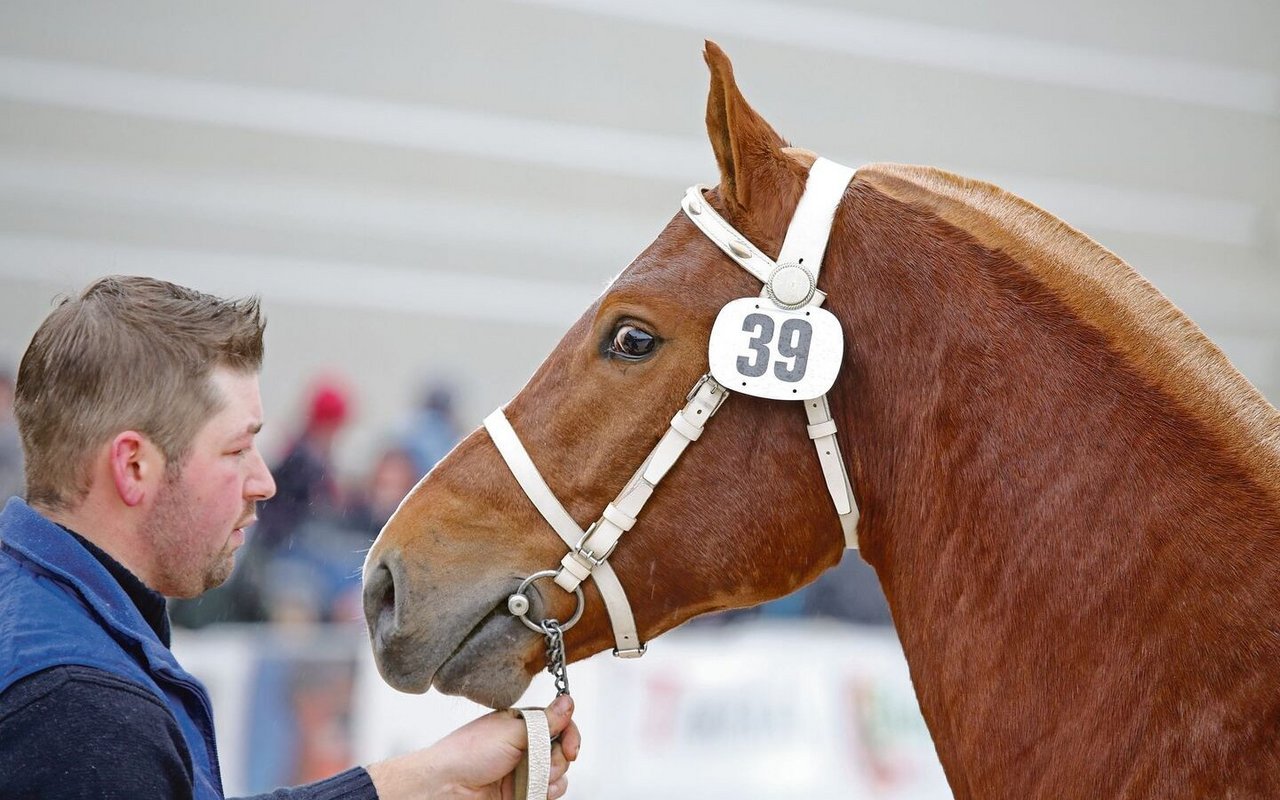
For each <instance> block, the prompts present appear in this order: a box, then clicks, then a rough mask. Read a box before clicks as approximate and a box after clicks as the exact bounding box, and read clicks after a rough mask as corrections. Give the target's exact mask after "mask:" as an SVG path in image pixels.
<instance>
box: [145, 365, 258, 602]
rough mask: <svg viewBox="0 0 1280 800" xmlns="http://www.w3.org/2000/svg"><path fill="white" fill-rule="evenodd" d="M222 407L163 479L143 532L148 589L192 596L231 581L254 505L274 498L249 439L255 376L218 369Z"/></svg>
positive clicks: (215, 379) (254, 429) (253, 428)
mask: <svg viewBox="0 0 1280 800" xmlns="http://www.w3.org/2000/svg"><path fill="white" fill-rule="evenodd" d="M211 381H212V383H213V387H214V391H215V392H217V393H218V394H220V396H221V398H222V403H223V405H222V408H221V410H219V411H218V412H217V413H216V414H215V415H214V416H213V417H212V418H210V419H209V421H208V422H206V423H205V425H204V427H203V428H201V429H200V431H199V432H198V433H197V434H196V436H195V439H194V440H192V442H191V448H190V450H189V451H188V453H187V457H186V460H185V461H184V462H183V464H182V468H181V471H180V472H179V473H177V474H173V471H172V470H170V471H168V473H166V476H165V479H164V482H163V485H162V486H161V488H160V491H159V493H158V495H157V497H156V501H155V505H154V506H153V507H152V509H151V511H150V513H149V514H148V516H147V520H146V522H145V523H144V526H143V535H144V536H146V537H147V539H148V541H149V543H150V545H151V548H152V552H153V553H154V554H155V570H154V572H153V582H154V583H156V584H157V585H154V586H152V587H151V588H153V589H155V590H156V591H158V592H160V593H161V594H165V595H168V596H170V597H195V596H197V595H199V594H202V593H203V592H206V591H208V590H209V589H212V588H213V587H215V586H218V585H219V584H221V583H222V582H223V581H225V580H226V579H227V578H228V577H229V576H230V575H231V569H232V567H233V566H234V563H235V562H234V555H235V551H236V549H237V548H239V547H240V545H242V544H244V536H245V533H244V529H245V528H246V527H247V526H249V525H250V524H251V523H252V522H253V521H254V519H255V516H254V504H255V503H257V502H258V501H260V500H266V499H268V498H269V497H271V496H272V495H274V494H275V493H276V484H275V481H274V480H273V479H272V477H271V472H270V471H269V470H268V469H267V465H266V462H264V461H263V459H262V454H261V453H259V452H258V450H257V447H256V446H255V442H254V439H255V436H256V434H257V433H258V431H259V430H260V429H261V428H262V399H261V397H260V396H259V394H258V377H257V375H253V374H246V373H241V372H233V371H231V370H227V369H223V368H218V369H216V370H215V371H214V373H213V375H212V378H211Z"/></svg>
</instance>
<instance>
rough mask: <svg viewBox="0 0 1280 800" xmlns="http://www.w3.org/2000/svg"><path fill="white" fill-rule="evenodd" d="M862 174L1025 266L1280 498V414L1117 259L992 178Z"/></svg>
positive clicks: (892, 167) (912, 169) (879, 169)
mask: <svg viewBox="0 0 1280 800" xmlns="http://www.w3.org/2000/svg"><path fill="white" fill-rule="evenodd" d="M857 180H858V181H860V182H862V183H865V184H867V185H869V186H870V187H872V188H873V189H875V190H876V191H878V192H880V193H882V194H884V195H886V196H888V197H890V198H892V199H894V200H896V201H898V202H902V203H904V204H907V205H910V206H913V207H915V208H919V209H922V210H924V211H926V212H928V213H930V214H932V215H934V216H936V217H937V218H939V219H941V220H943V221H944V222H946V223H948V224H950V225H952V226H955V227H956V228H959V229H960V230H963V231H965V232H967V233H968V234H969V235H971V236H973V237H974V238H975V239H976V240H977V241H978V242H979V243H981V244H982V245H983V246H984V247H987V248H990V249H992V250H998V251H1003V252H1005V253H1006V254H1008V255H1009V256H1010V257H1011V258H1013V259H1014V260H1016V261H1017V262H1018V263H1020V264H1021V265H1022V266H1023V268H1024V269H1026V270H1027V271H1028V272H1029V273H1030V274H1031V275H1032V276H1033V277H1034V278H1035V279H1037V280H1038V281H1039V282H1040V283H1041V284H1042V285H1044V286H1045V287H1047V288H1048V289H1049V290H1050V291H1051V292H1052V293H1053V294H1054V295H1055V296H1056V297H1057V298H1059V299H1060V300H1061V302H1062V303H1063V304H1064V305H1065V306H1067V307H1068V308H1069V309H1071V311H1072V312H1073V313H1074V314H1075V315H1076V316H1077V317H1078V318H1079V319H1080V320H1081V322H1083V323H1084V324H1086V325H1089V326H1091V327H1092V328H1094V329H1096V330H1097V331H1098V332H1100V333H1101V334H1102V335H1103V336H1105V337H1106V339H1107V341H1108V342H1109V343H1110V344H1111V346H1112V347H1113V348H1114V350H1115V351H1116V352H1117V353H1119V354H1120V355H1121V356H1122V357H1123V358H1124V359H1125V360H1126V362H1127V363H1129V364H1130V365H1132V367H1133V369H1134V370H1135V371H1136V372H1137V373H1138V374H1139V375H1140V376H1141V377H1142V378H1143V379H1144V380H1145V381H1146V382H1147V383H1148V385H1150V386H1152V387H1153V388H1154V389H1155V390H1156V391H1157V392H1159V393H1160V394H1161V395H1162V396H1163V397H1165V398H1167V399H1168V401H1169V402H1170V403H1171V404H1174V405H1175V406H1177V407H1178V408H1180V409H1181V410H1182V411H1183V412H1184V413H1185V414H1187V415H1189V416H1191V417H1193V418H1195V419H1196V420H1197V421H1199V422H1200V423H1201V424H1203V425H1204V426H1205V428H1206V429H1207V430H1209V431H1211V432H1213V434H1214V435H1215V437H1216V438H1217V439H1218V441H1219V442H1220V443H1221V444H1222V446H1223V447H1224V448H1226V449H1227V451H1228V452H1230V453H1232V454H1233V455H1234V456H1235V457H1236V459H1238V461H1239V462H1240V463H1241V466H1243V467H1244V468H1245V470H1246V472H1247V473H1248V474H1251V475H1253V476H1255V478H1256V479H1257V480H1258V482H1259V484H1260V488H1262V489H1263V490H1264V491H1265V492H1266V493H1267V494H1268V495H1270V496H1271V497H1272V498H1273V499H1275V500H1276V501H1277V502H1278V503H1280V413H1277V411H1276V409H1275V408H1274V407H1273V406H1272V405H1271V404H1270V403H1269V402H1267V400H1266V398H1264V397H1263V396H1262V394H1261V393H1260V392H1259V391H1258V390H1257V389H1256V388H1255V387H1254V386H1253V384H1251V383H1250V382H1249V381H1248V379H1246V378H1245V377H1244V376H1243V375H1241V374H1240V373H1239V371H1237V370H1236V368H1235V367H1234V366H1233V365H1232V364H1231V362H1230V361H1229V360H1228V359H1227V357H1226V356H1225V355H1223V353H1222V351H1221V350H1219V349H1218V347H1217V346H1216V345H1214V344H1213V342H1211V341H1210V340H1209V339H1208V337H1206V336H1205V335H1204V332H1203V331H1201V330H1200V328H1199V326H1197V325H1196V324H1195V323H1194V322H1193V321H1191V319H1190V318H1189V317H1187V315H1186V314H1184V313H1183V312H1182V311H1181V310H1180V309H1178V308H1177V306H1175V305H1174V304H1173V303H1172V302H1170V300H1169V299H1168V298H1166V297H1165V296H1164V295H1163V294H1161V293H1160V292H1159V290H1157V289H1156V288H1155V287H1154V286H1152V285H1151V284H1150V283H1149V282H1148V281H1147V280H1146V279H1144V278H1143V277H1142V276H1141V275H1139V274H1138V273H1137V272H1136V271H1134V270H1133V269H1132V268H1131V267H1130V266H1129V265H1128V264H1126V263H1125V262H1124V261H1123V260H1121V259H1120V258H1119V257H1118V256H1116V255H1115V254H1114V253H1112V252H1111V251H1109V250H1107V249H1106V248H1104V247H1102V246H1101V245H1099V244H1098V243H1097V242H1095V241H1094V240H1092V239H1091V238H1089V237H1088V236H1086V235H1085V234H1083V233H1081V232H1080V231H1078V230H1076V229H1075V228H1072V227H1071V226H1070V225H1068V224H1066V223H1065V222H1063V221H1062V220H1060V219H1058V218H1057V217H1055V216H1053V215H1052V214H1049V213H1048V212H1046V211H1044V210H1043V209H1041V208H1039V207H1037V206H1035V205H1033V204H1031V203H1029V202H1027V201H1026V200H1023V199H1022V198H1020V197H1018V196H1016V195H1014V194H1012V193H1010V192H1007V191H1005V190H1003V189H1001V188H999V187H997V186H994V185H992V184H989V183H986V182H984V181H979V180H973V179H971V178H965V177H962V176H959V175H955V174H952V173H950V172H946V171H944V170H940V169H936V168H933V167H921V166H906V165H901V164H871V165H867V166H864V167H862V168H860V169H859V170H858V173H857Z"/></svg>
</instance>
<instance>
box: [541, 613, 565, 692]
mask: <svg viewBox="0 0 1280 800" xmlns="http://www.w3.org/2000/svg"><path fill="white" fill-rule="evenodd" d="M539 624H540V625H541V626H542V634H543V635H544V636H546V637H547V672H549V673H551V677H552V678H554V679H555V682H556V696H557V697H559V696H560V695H562V694H568V693H569V674H568V673H567V672H565V664H564V631H563V630H561V629H560V621H559V620H554V619H544V620H543V621H542V622H541V623H539Z"/></svg>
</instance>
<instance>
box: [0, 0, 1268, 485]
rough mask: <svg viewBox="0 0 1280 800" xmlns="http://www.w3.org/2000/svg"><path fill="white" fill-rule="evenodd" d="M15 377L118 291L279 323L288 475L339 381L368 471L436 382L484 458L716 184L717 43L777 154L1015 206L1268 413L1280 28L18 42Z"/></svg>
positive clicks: (69, 15)
mask: <svg viewBox="0 0 1280 800" xmlns="http://www.w3.org/2000/svg"><path fill="white" fill-rule="evenodd" d="M0 21H2V23H3V24H0V359H8V360H10V361H12V360H14V359H16V358H17V356H18V354H19V353H20V352H21V350H22V349H23V348H24V347H25V344H26V341H27V339H28V337H29V336H30V334H31V332H32V330H33V329H34V327H35V326H36V324H38V322H39V320H40V319H41V318H42V316H43V315H44V313H45V312H46V311H47V309H48V307H49V299H50V298H51V296H53V295H54V294H55V293H57V292H61V291H70V290H73V289H74V288H76V287H78V286H80V285H82V284H84V283H85V282H87V281H88V280H89V279H91V278H92V277H93V276H96V275H98V274H102V273H106V272H113V271H119V272H128V271H138V272H147V273H152V274H158V275H162V276H167V277H172V278H175V279H178V280H182V281H185V282H188V283H190V284H193V285H196V286H198V287H201V288H206V289H210V290H214V291H219V292H229V293H248V292H258V293H261V294H263V295H264V297H265V299H266V302H267V308H268V313H269V315H270V319H271V324H270V332H269V342H268V347H269V351H268V364H267V369H266V372H265V373H264V381H263V383H264V393H265V396H266V402H267V406H268V409H267V410H268V415H269V417H270V418H271V419H273V420H274V421H275V423H274V425H271V424H269V427H268V446H269V447H270V445H271V443H272V442H278V441H279V440H280V438H281V437H282V436H283V434H284V430H285V428H286V427H287V424H286V419H287V418H288V417H287V415H288V413H289V412H290V410H291V409H292V408H293V407H294V403H295V402H296V396H297V393H298V392H299V391H300V387H301V382H302V381H304V380H305V379H306V377H307V376H309V375H310V374H311V373H312V372H313V371H315V370H318V369H330V370H336V371H341V372H345V373H347V374H348V375H349V376H350V377H351V378H352V379H353V380H354V382H355V383H356V384H357V386H358V388H359V392H360V408H361V410H362V414H361V416H360V418H359V421H358V423H359V424H358V425H357V427H356V428H355V429H354V430H353V431H352V433H351V435H350V436H349V438H348V441H347V445H348V447H346V448H345V449H344V450H343V453H344V458H345V459H346V461H345V465H346V466H347V467H348V468H352V467H356V466H359V465H361V464H362V463H363V462H364V461H365V460H367V458H368V457H369V455H370V453H371V452H372V450H373V449H374V448H375V447H376V446H377V444H378V443H379V440H380V436H381V435H382V434H383V432H384V431H385V430H386V428H387V426H389V425H391V424H393V423H394V422H395V420H396V419H398V418H399V417H400V416H402V415H403V413H404V412H405V409H406V407H407V404H408V402H409V399H410V397H411V395H412V393H413V391H414V390H416V388H417V387H418V385H419V382H420V380H421V378H422V377H423V376H424V375H438V374H445V373H447V374H450V375H455V376H457V378H458V379H459V381H460V383H461V386H462V388H463V392H464V396H463V398H462V400H463V406H462V410H463V418H464V421H465V423H466V424H467V425H468V426H470V425H474V424H476V423H477V422H478V421H479V419H480V418H481V416H483V414H484V413H485V412H487V411H488V410H489V409H491V408H492V407H494V406H495V405H497V404H499V403H501V402H503V401H505V400H506V399H507V398H508V397H509V396H510V395H511V394H512V393H513V392H514V391H515V390H516V389H517V388H518V387H519V386H520V385H521V384H522V382H523V381H524V379H525V378H526V377H527V376H528V375H529V374H530V373H531V371H532V369H533V367H534V366H535V364H536V363H537V362H538V361H540V360H541V357H542V356H543V355H544V354H545V353H546V352H548V351H549V350H550V348H551V347H552V346H553V345H554V343H555V341H556V340H557V339H558V337H559V334H560V332H561V331H563V330H564V328H565V327H566V326H567V325H568V323H569V322H570V321H571V320H572V319H573V318H574V317H575V316H576V313H577V309H580V308H582V307H584V306H585V305H586V304H587V303H588V302H589V301H590V299H591V298H592V297H594V296H595V294H596V293H597V292H598V291H599V290H600V289H601V288H602V286H603V285H604V284H605V282H606V281H607V280H608V279H609V278H610V277H611V276H612V275H614V274H616V273H617V272H618V271H619V270H620V269H621V268H622V267H624V266H625V265H626V264H627V262H628V261H629V260H630V259H631V257H633V256H634V255H635V254H636V253H637V252H639V250H640V249H641V248H642V247H643V246H644V244H645V243H647V242H648V241H649V240H650V239H651V238H652V237H653V236H654V235H656V233H657V232H658V231H659V230H660V229H661V227H662V226H663V225H664V224H665V222H666V221H667V220H668V219H669V218H670V217H671V215H672V214H673V213H675V211H676V210H677V202H678V199H679V196H680V193H681V191H682V190H683V189H684V187H685V186H687V185H688V184H690V183H693V182H695V181H700V180H701V181H711V180H714V177H715V169H714V162H713V160H712V158H711V154H710V150H709V147H708V146H707V144H706V143H705V134H704V131H703V122H702V116H703V107H704V103H705V94H706V83H707V75H706V69H705V67H704V66H703V64H702V62H701V57H700V49H701V42H702V39H703V38H704V37H711V38H715V39H717V40H718V41H719V42H720V43H721V44H722V45H724V46H725V47H726V48H727V50H728V52H729V53H730V55H731V56H732V57H733V58H734V60H735V65H736V68H737V73H738V77H739V80H740V83H741V85H742V86H743V89H744V91H745V92H746V93H747V95H748V97H749V99H750V100H751V101H752V102H753V103H754V104H755V105H756V107H757V108H759V109H760V110H761V111H762V112H763V113H764V114H765V116H766V117H767V118H768V119H770V120H771V121H772V122H773V123H774V124H775V125H776V126H777V127H778V128H779V130H780V131H782V132H783V134H784V135H785V136H788V137H789V138H791V139H792V141H793V142H795V143H796V144H799V145H803V146H806V147H810V148H812V149H816V150H819V151H821V152H823V153H825V154H827V155H830V156H832V157H834V158H837V159H839V160H843V161H845V162H847V163H853V164H856V163H861V162H864V161H869V160H888V161H904V162H918V163H931V164H936V165H939V166H943V167H947V168H951V169H955V170H958V171H962V172H964V173H966V174H970V175H974V176H976V177H982V178H986V179H990V180H994V181H996V182H998V183H1002V184H1004V185H1006V186H1007V187H1008V188H1011V189H1013V190H1015V191H1018V192H1020V193H1022V194H1023V195H1025V196H1026V197H1028V198H1029V199H1031V200H1033V201H1035V202H1037V203H1039V204H1041V205H1043V206H1045V207H1046V208H1048V209H1049V210H1051V211H1054V212H1055V213H1058V214H1059V215H1061V216H1062V217H1063V218H1065V219H1066V220H1067V221H1069V222H1071V223H1073V224H1075V225H1077V226H1078V227H1082V228H1083V229H1084V230H1086V231H1087V232H1089V233H1090V234H1092V235H1094V236H1095V237H1097V238H1098V239H1099V240H1100V241H1101V242H1102V243H1103V244H1105V245H1106V246H1108V247H1110V248H1111V249H1113V250H1115V251H1116V252H1118V253H1119V254H1120V255H1121V256H1122V257H1124V258H1126V259H1127V260H1128V261H1129V262H1130V263H1131V264H1133V265H1134V266H1135V267H1136V268H1138V269H1139V270H1140V271H1141V272H1143V273H1144V274H1145V275H1147V276H1148V277H1149V278H1151V279H1152V280H1153V281H1154V282H1155V283H1156V285H1157V286H1158V287H1160V288H1161V289H1162V290H1164V291H1165V292H1166V293H1167V294H1168V295H1169V296H1170V297H1171V298H1172V299H1173V300H1174V301H1175V302H1177V303H1178V304H1180V305H1181V306H1182V307H1183V308H1184V309H1186V310H1187V311H1188V312H1189V313H1190V314H1191V315H1192V316H1193V318H1195V319H1196V320H1197V321H1198V322H1200V323H1201V325H1202V326H1204V327H1205V329H1206V330H1207V331H1208V333H1209V334H1210V336H1211V337H1213V338H1214V339H1215V340H1217V341H1218V342H1219V343H1220V344H1221V345H1222V346H1223V347H1224V349H1225V350H1226V351H1227V353H1228V354H1229V355H1230V356H1231V357H1232V358H1233V359H1234V360H1235V362H1236V363H1237V365H1238V366H1239V367H1240V368H1241V370H1242V371H1243V372H1244V373H1245V374H1246V375H1247V376H1249V377H1250V378H1251V379H1252V380H1253V381H1254V382H1255V383H1257V384H1258V385H1259V387H1260V388H1261V389H1262V390H1263V392H1264V393H1265V394H1267V395H1268V397H1270V398H1271V399H1272V401H1273V402H1274V401H1275V400H1276V398H1278V397H1280V315H1278V314H1276V313H1275V311H1274V309H1275V307H1276V305H1277V301H1278V300H1280V188H1277V187H1280V55H1277V53H1278V52H1280V51H1278V50H1277V48H1276V47H1275V43H1274V37H1275V33H1276V31H1277V30H1280V5H1277V4H1275V3H1273V2H1270V1H1269V0H1255V1H1254V2H1248V1H1247V0H1232V1H1231V2H1214V3H1209V2H1207V1H1205V2H1190V1H1188V0H1181V1H1180V2H1172V3H1171V2H1164V1H1163V0H1161V1H1160V2H1157V1H1156V0H1141V1H1140V2H1126V3H1110V2H1102V0H1097V2H1087V3H1071V4H1062V3H1049V2H1032V3H1027V2H1014V0H995V1H993V0H984V2H976V0H973V1H970V2H943V0H927V1H926V2H915V3H910V4H903V3H900V2H896V0H895V2H890V0H850V1H849V2H839V1H838V0H808V2H805V3H785V4H784V3H782V2H780V0H750V2H747V1H746V0H743V1H742V2H732V1H731V0H701V2H698V3H686V2H676V0H661V2H659V1H658V0H655V1H654V2H646V3H632V2H620V1H606V0H600V1H599V2H587V0H535V1H534V2H469V3H468V2H461V1H460V0H459V1H458V2H428V3H419V2H395V3H381V4H378V5H376V6H372V7H371V6H368V5H366V4H356V3H344V2H303V1H302V0H292V2H276V3H270V4H262V3H256V2H248V1H247V0H241V1H240V2H226V3H218V4H212V5H211V4H185V5H174V4H169V3H158V2H142V1H141V0H129V1H128V2H111V3H105V2H98V3H71V2H48V1H47V0H29V1H27V2H21V1H18V0H15V1H13V2H8V3H6V4H5V7H4V9H3V11H0Z"/></svg>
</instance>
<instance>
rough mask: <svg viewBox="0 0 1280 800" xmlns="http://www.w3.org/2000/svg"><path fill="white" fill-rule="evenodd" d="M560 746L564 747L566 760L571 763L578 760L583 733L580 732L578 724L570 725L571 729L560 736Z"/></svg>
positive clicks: (566, 729)
mask: <svg viewBox="0 0 1280 800" xmlns="http://www.w3.org/2000/svg"><path fill="white" fill-rule="evenodd" d="M560 744H561V746H562V747H564V756H565V758H567V759H569V760H570V761H577V760H578V751H579V750H581V749H582V732H581V731H579V730H578V723H576V722H570V723H569V727H567V728H565V729H564V733H562V734H560Z"/></svg>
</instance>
